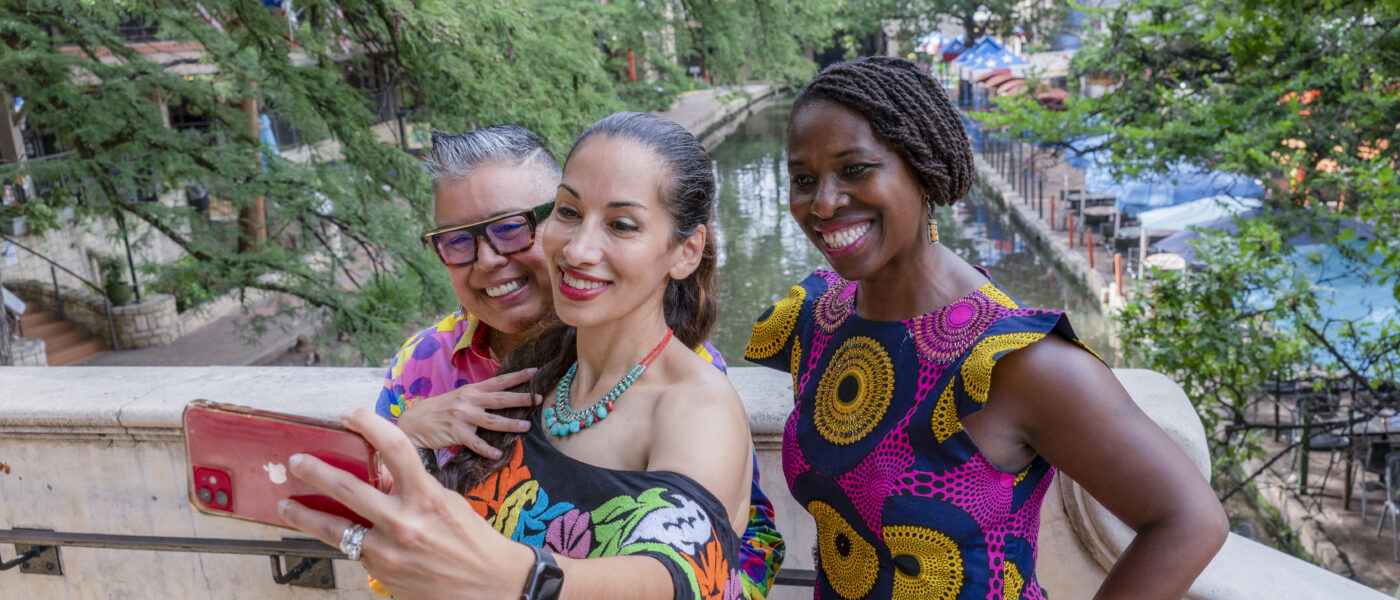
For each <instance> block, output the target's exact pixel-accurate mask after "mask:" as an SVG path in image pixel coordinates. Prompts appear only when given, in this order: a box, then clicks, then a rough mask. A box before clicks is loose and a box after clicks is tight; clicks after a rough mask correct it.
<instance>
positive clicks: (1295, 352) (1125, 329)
mask: <svg viewBox="0 0 1400 600" xmlns="http://www.w3.org/2000/svg"><path fill="white" fill-rule="evenodd" d="M1239 226H1240V230H1239V233H1238V234H1236V235H1221V234H1220V232H1218V231H1217V232H1215V234H1214V235H1206V236H1203V237H1201V238H1199V239H1198V241H1197V243H1196V253H1197V256H1200V257H1201V261H1200V263H1199V264H1197V268H1196V269H1194V270H1192V271H1190V272H1186V271H1163V270H1160V269H1157V268H1156V267H1153V270H1152V276H1151V277H1150V278H1147V279H1145V280H1142V281H1141V283H1140V285H1139V286H1138V289H1136V290H1135V292H1136V295H1137V297H1138V298H1140V299H1150V301H1146V300H1140V301H1136V302H1132V303H1130V304H1128V306H1127V307H1125V308H1124V309H1123V310H1122V311H1120V312H1119V313H1118V314H1117V315H1115V317H1114V318H1115V319H1116V320H1117V322H1118V326H1119V328H1120V329H1119V332H1118V335H1119V338H1120V339H1122V340H1123V342H1124V343H1123V353H1124V356H1125V358H1127V360H1128V361H1129V362H1131V363H1134V364H1141V365H1148V366H1150V367H1151V368H1153V369H1156V370H1159V371H1162V372H1163V373H1166V374H1167V375H1168V376H1170V377H1171V378H1172V379H1173V380H1175V381H1176V382H1177V383H1179V384H1180V385H1181V386H1182V389H1183V390H1185V392H1186V395H1187V396H1188V397H1190V398H1192V399H1193V400H1194V401H1195V402H1196V404H1197V409H1198V410H1197V412H1198V413H1199V414H1200V416H1201V420H1202V422H1203V424H1204V425H1205V428H1206V431H1210V432H1220V434H1219V435H1216V436H1213V437H1211V438H1210V442H1211V455H1212V456H1214V457H1215V459H1216V462H1217V464H1218V465H1233V464H1237V463H1238V461H1240V460H1241V459H1243V458H1246V457H1248V456H1250V455H1252V453H1254V452H1256V451H1257V446H1256V445H1255V444H1253V443H1252V442H1253V439H1252V438H1251V437H1247V436H1251V435H1252V434H1253V432H1252V431H1250V430H1249V429H1248V428H1247V425H1248V418H1247V413H1248V410H1249V407H1250V405H1251V404H1253V403H1254V402H1255V400H1256V391H1257V390H1259V389H1261V388H1262V387H1264V385H1265V384H1266V383H1268V382H1272V381H1275V380H1278V379H1283V380H1291V379H1293V378H1294V377H1295V376H1297V375H1298V373H1296V372H1295V369H1297V368H1298V366H1299V365H1300V363H1301V362H1302V361H1303V360H1304V358H1305V357H1308V356H1310V355H1311V354H1312V353H1313V351H1314V350H1315V342H1314V341H1313V340H1312V338H1311V337H1310V336H1307V335H1299V331H1298V330H1297V327H1296V324H1297V323H1299V322H1304V321H1309V320H1315V319H1316V318H1317V314H1318V313H1317V308H1318V304H1317V300H1316V298H1315V297H1314V295H1313V289H1312V283H1311V282H1310V281H1309V280H1308V279H1307V278H1306V277H1305V276H1304V275H1303V274H1302V273H1300V272H1299V271H1298V270H1297V269H1296V268H1295V267H1294V265H1293V264H1291V263H1290V262H1289V261H1288V260H1287V254H1286V253H1285V252H1284V251H1283V250H1284V240H1283V236H1282V235H1281V234H1280V233H1279V231H1278V230H1277V229H1275V228H1273V227H1272V226H1270V225H1269V224H1268V223H1266V222H1263V221H1257V220H1250V221H1242V222H1240V223H1239Z"/></svg>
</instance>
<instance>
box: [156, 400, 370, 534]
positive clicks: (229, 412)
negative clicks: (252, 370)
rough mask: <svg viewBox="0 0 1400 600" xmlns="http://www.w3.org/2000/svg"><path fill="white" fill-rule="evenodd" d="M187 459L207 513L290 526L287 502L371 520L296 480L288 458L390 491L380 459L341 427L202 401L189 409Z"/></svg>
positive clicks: (197, 498) (195, 501)
mask: <svg viewBox="0 0 1400 600" xmlns="http://www.w3.org/2000/svg"><path fill="white" fill-rule="evenodd" d="M183 421H184V426H185V458H186V464H187V465H188V472H187V475H188V476H189V483H190V485H189V495H190V505H191V506H193V507H194V508H195V510H197V511H199V512H202V513H204V514H208V515H217V516H223V517H233V518H236V519H243V520H246V521H256V522H258V523H265V524H268V525H275V526H278V527H289V526H288V525H287V524H286V523H284V522H283V521H282V517H280V516H278V514H277V503H278V502H279V501H281V500H282V499H284V498H290V499H292V500H296V501H297V502H300V503H302V504H304V505H306V506H307V507H310V508H313V509H316V510H319V511H321V512H326V513H330V514H334V515H339V516H342V517H345V518H347V519H350V520H351V521H354V522H356V523H359V524H361V525H364V526H366V527H368V526H370V522H369V521H367V520H365V519H364V518H363V517H361V516H359V515H357V514H355V513H354V512H351V510H350V509H349V508H347V507H346V506H345V505H343V504H341V503H339V502H336V501H335V500H332V499H331V498H329V497H327V496H325V495H324V494H322V493H321V492H320V490H317V489H316V488H314V487H312V486H311V485H310V484H308V483H306V482H303V481H302V480H300V479H297V478H296V476H295V475H292V474H291V473H289V472H288V471H287V458H288V457H290V456H291V455H293V454H297V453H301V454H309V455H312V456H315V457H316V458H319V459H321V460H323V461H326V463H328V464H330V465H333V466H335V467H339V468H341V469H344V470H345V471H348V472H349V473H350V474H351V475H354V476H355V477H358V478H360V480H361V481H364V482H365V483H368V484H370V485H371V486H374V487H375V488H378V489H380V491H387V490H384V485H383V482H382V481H381V480H380V477H379V467H380V464H381V463H380V459H379V453H378V452H377V451H376V450H375V449H374V447H373V446H371V445H370V444H369V442H367V441H365V438H363V437H361V436H360V434H358V433H355V432H353V431H350V430H348V429H346V428H345V427H344V426H342V425H341V424H340V423H338V422H335V421H324V420H320V419H312V418H309V417H303V416H298V415H289V414H284V413H277V412H271V411H265V410H257V409H253V408H248V407H244V406H237V405H232V404H219V403H214V402H208V401H205V400H195V401H194V402H191V403H189V404H188V405H186V406H185V412H184V417H183Z"/></svg>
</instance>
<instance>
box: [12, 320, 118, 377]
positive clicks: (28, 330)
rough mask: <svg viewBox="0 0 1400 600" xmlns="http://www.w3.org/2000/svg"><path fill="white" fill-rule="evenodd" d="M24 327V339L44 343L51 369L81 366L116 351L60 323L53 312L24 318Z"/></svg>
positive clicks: (70, 324)
mask: <svg viewBox="0 0 1400 600" xmlns="http://www.w3.org/2000/svg"><path fill="white" fill-rule="evenodd" d="M20 325H22V326H23V327H24V337H27V338H31V339H42V340H44V351H45V354H47V355H48V360H49V366H54V367H60V366H68V365H80V364H83V363H84V362H87V361H89V360H91V359H93V358H95V357H98V356H101V355H103V354H107V353H108V352H111V351H112V350H111V348H108V347H107V345H106V344H104V343H102V340H99V339H97V338H95V337H93V336H92V335H91V334H89V333H88V332H87V331H86V330H84V329H82V328H81V327H78V326H77V325H74V324H73V323H71V322H69V321H64V320H62V319H59V318H58V314H57V313H54V312H51V311H47V310H36V311H31V312H28V313H25V315H24V316H22V317H20Z"/></svg>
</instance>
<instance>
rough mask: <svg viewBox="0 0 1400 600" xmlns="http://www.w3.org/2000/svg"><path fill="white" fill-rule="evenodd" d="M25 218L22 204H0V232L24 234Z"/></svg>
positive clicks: (25, 228)
mask: <svg viewBox="0 0 1400 600" xmlns="http://www.w3.org/2000/svg"><path fill="white" fill-rule="evenodd" d="M25 220H26V217H25V215H24V205H23V204H11V205H8V206H0V233H4V234H5V235H24V232H26V231H28V228H27V227H26V226H25Z"/></svg>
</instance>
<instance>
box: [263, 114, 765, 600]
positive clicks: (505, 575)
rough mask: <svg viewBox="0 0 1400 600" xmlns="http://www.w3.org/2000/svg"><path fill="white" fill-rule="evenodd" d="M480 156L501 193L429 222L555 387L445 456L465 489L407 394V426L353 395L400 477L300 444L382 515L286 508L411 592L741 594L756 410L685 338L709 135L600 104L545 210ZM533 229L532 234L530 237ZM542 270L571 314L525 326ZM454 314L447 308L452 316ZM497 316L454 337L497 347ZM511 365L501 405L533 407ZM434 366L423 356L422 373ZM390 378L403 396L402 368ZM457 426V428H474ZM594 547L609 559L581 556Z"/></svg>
mask: <svg viewBox="0 0 1400 600" xmlns="http://www.w3.org/2000/svg"><path fill="white" fill-rule="evenodd" d="M517 164H519V163H517ZM485 172H486V171H482V170H478V171H477V172H476V173H475V174H473V175H471V176H470V177H467V178H465V182H464V183H462V184H461V185H465V186H478V187H474V188H472V194H473V195H475V196H480V197H483V198H490V199H493V200H491V201H488V202H487V203H484V204H483V206H481V207H473V210H474V211H475V214H465V213H464V214H456V215H444V214H442V211H439V214H438V215H437V218H438V221H439V224H441V225H446V226H445V227H441V228H440V229H439V230H437V231H434V235H432V236H430V237H432V238H434V247H435V249H436V250H437V251H438V252H439V255H440V257H441V258H443V260H444V262H445V263H448V264H449V265H451V264H457V265H459V266H460V265H462V264H463V263H468V264H471V265H472V272H466V273H461V272H454V274H453V282H454V288H455V289H457V290H458V295H459V296H460V297H462V298H463V303H464V306H465V305H467V303H468V302H467V301H468V300H471V301H473V303H476V302H480V303H481V304H484V305H485V307H486V308H489V309H492V310H494V311H495V313H494V314H493V315H492V317H491V318H495V319H498V320H500V321H502V322H506V323H507V324H509V323H520V324H521V325H525V327H521V328H519V329H516V330H515V331H506V332H505V334H504V335H511V334H514V333H516V332H519V333H528V336H525V337H524V338H523V339H522V337H521V336H518V335H516V336H515V337H514V340H513V342H514V343H513V344H512V347H511V350H510V353H509V355H508V356H507V357H506V360H505V363H504V364H503V365H501V369H500V370H501V371H502V372H510V371H514V370H517V369H520V368H524V367H538V370H536V371H534V372H533V377H531V378H530V379H531V380H530V381H529V382H528V384H526V385H525V388H526V391H527V392H529V393H533V394H538V395H539V396H543V397H545V400H544V406H543V407H542V410H539V411H536V413H535V414H534V416H533V420H534V423H533V426H531V427H530V428H529V431H528V432H526V433H525V434H524V435H523V436H521V435H519V434H514V435H512V436H507V437H506V438H505V439H497V440H496V442H497V444H496V449H500V450H504V452H502V453H500V454H499V455H498V456H499V458H494V457H495V456H497V455H496V453H493V452H491V451H490V450H488V449H486V448H481V449H480V450H477V451H472V452H468V451H457V452H455V453H453V452H452V451H449V452H446V453H443V454H450V455H451V456H450V458H448V459H447V460H446V461H445V462H443V464H442V465H441V470H440V472H439V473H438V479H440V480H441V481H442V483H444V484H446V485H447V487H449V488H451V489H453V490H457V491H458V492H459V493H456V494H454V493H451V492H449V491H448V490H446V489H444V487H443V486H442V485H439V483H438V482H437V481H436V480H434V479H433V478H432V476H430V475H429V474H428V473H427V472H425V471H424V469H423V467H422V465H421V464H420V463H419V462H418V458H417V454H415V453H414V452H413V449H412V446H413V442H412V441H411V438H412V437H413V435H405V433H412V432H413V431H415V426H414V425H413V424H412V421H413V418H412V415H413V413H414V411H415V410H416V409H415V408H412V407H408V406H406V405H407V404H409V403H402V402H401V403H400V404H399V405H398V407H397V408H393V406H394V401H393V400H392V399H390V400H389V401H388V402H387V404H389V406H390V407H391V408H390V411H389V412H390V414H391V416H393V415H394V414H397V415H400V425H401V426H405V430H404V431H400V430H396V429H394V428H393V427H392V425H389V424H388V423H386V422H385V421H384V420H382V419H379V418H376V417H374V416H373V415H369V414H368V413H367V412H366V411H352V412H351V413H348V414H347V417H346V423H347V425H348V426H349V427H351V428H352V429H354V430H356V431H359V432H361V433H362V434H364V435H365V436H366V438H367V439H369V440H370V441H371V443H374V444H375V445H376V446H377V447H378V448H380V450H381V451H382V452H383V453H384V456H385V462H386V465H387V467H388V469H389V471H390V473H391V474H392V476H393V479H394V489H393V492H392V493H391V494H387V495H386V494H380V493H378V492H376V491H374V490H373V489H370V488H368V486H364V485H361V484H359V483H358V482H357V481H353V480H350V479H348V476H347V475H346V474H345V473H344V472H341V471H339V470H336V469H333V468H330V467H329V466H327V465H325V464H324V463H321V462H320V461H317V460H316V459H314V458H300V457H299V458H298V459H296V460H294V461H293V462H294V463H295V465H294V466H293V472H294V473H296V474H297V475H298V476H300V477H302V478H303V479H306V480H307V481H309V482H311V483H313V484H316V485H317V486H318V487H321V488H322V489H324V490H326V491H327V493H328V494H329V495H331V496H332V497H335V498H336V499H338V500H340V501H342V502H344V503H345V504H347V505H348V506H349V507H351V508H352V509H354V510H356V512H358V513H360V514H362V515H364V516H366V517H367V518H368V519H369V520H370V521H372V522H373V523H374V527H373V528H370V529H368V530H363V529H357V528H355V527H352V526H350V523H349V522H348V521H345V520H344V519H339V518H337V517H332V516H330V515H326V514H324V513H318V512H315V511H311V510H309V509H307V508H305V507H303V506H300V505H298V504H296V503H289V504H288V505H287V506H286V507H284V509H283V514H284V518H285V519H286V520H287V521H288V522H289V523H292V524H294V525H296V526H297V527H298V528H300V529H302V530H304V531H307V532H308V533H312V534H313V535H316V536H317V537H318V538H320V539H322V540H324V541H326V542H327V543H332V544H337V543H338V544H340V545H341V546H342V548H345V547H347V546H348V549H349V550H352V551H353V552H351V554H352V558H357V559H359V560H360V561H361V562H362V564H364V565H365V567H366V569H367V570H368V571H369V572H370V573H371V574H372V575H373V576H375V577H376V578H377V579H378V581H379V583H381V584H382V585H383V587H384V588H386V589H387V590H388V591H390V592H392V593H393V594H394V595H395V596H396V597H400V598H404V597H420V596H440V595H442V594H443V593H460V594H462V595H467V596H500V597H504V596H511V597H521V596H522V594H523V597H527V598H553V597H593V596H597V597H608V598H671V597H675V598H681V597H684V598H692V597H696V598H738V597H741V596H743V595H745V587H746V586H745V585H744V584H743V583H742V580H743V577H741V575H740V571H739V567H740V561H741V560H743V559H741V558H740V550H739V546H740V542H739V536H738V532H740V531H744V529H745V524H746V522H748V520H749V517H750V510H749V492H750V489H751V482H752V481H753V480H752V477H751V473H752V470H751V469H752V464H753V462H752V458H751V447H750V442H749V437H748V428H747V420H746V418H745V416H744V413H743V407H742V405H741V404H740V403H739V400H738V397H737V394H736V393H735V392H734V390H733V388H732V387H731V386H730V385H729V383H728V381H727V380H726V379H725V378H724V376H723V374H722V373H721V372H720V371H719V370H718V369H715V368H714V367H713V366H712V365H711V364H710V363H709V360H708V359H707V358H702V357H701V356H700V355H697V353H696V352H693V351H692V350H690V348H692V347H697V346H700V345H701V344H702V342H703V340H704V338H705V336H706V335H707V334H708V332H709V329H710V327H711V325H712V324H713V321H714V313H715V309H716V306H715V300H716V294H715V290H714V288H713V286H714V260H715V259H714V250H713V240H712V239H711V238H710V237H709V236H710V234H709V232H708V224H709V222H710V219H711V216H712V213H713V204H714V196H715V187H714V186H715V183H714V178H713V174H712V173H711V171H710V166H709V160H708V157H707V156H706V155H705V152H704V149H703V148H702V147H701V146H700V145H699V144H698V143H696V142H695V140H694V138H692V137H691V136H690V135H689V134H688V133H687V132H685V131H684V129H682V128H680V127H679V126H677V125H675V124H674V123H671V122H669V121H665V120H664V119H660V118H659V117H654V116H651V115H644V114H638V113H620V114H617V115H613V116H612V117H609V118H607V119H604V120H602V121H600V122H599V123H597V124H595V125H594V126H593V127H591V128H589V130H588V131H586V132H585V133H584V134H583V135H582V136H580V138H579V139H578V141H577V142H576V143H575V145H574V148H573V150H572V151H571V153H570V159H569V161H568V168H567V169H565V171H564V173H563V177H562V182H561V183H560V184H559V186H558V192H557V195H556V204H555V208H554V214H553V216H552V217H550V218H549V219H548V220H547V221H545V222H544V223H540V217H541V216H542V215H543V214H545V209H543V208H536V207H535V206H531V205H530V204H529V203H523V204H522V203H520V202H515V203H514V204H512V203H510V202H508V201H507V198H508V193H507V192H505V191H504V189H503V188H505V187H507V186H506V185H505V184H506V183H508V182H509V181H510V180H509V178H503V179H502V180H500V181H499V182H497V181H496V180H493V178H490V177H487V178H482V179H481V180H478V181H475V182H473V181H472V180H473V179H475V178H477V177H479V176H480V175H482V174H484V173H485ZM515 181H517V182H518V178H517V179H516V180H515ZM493 183H499V185H498V186H493ZM517 187H519V186H518V185H517ZM444 189H447V188H441V187H440V188H439V191H438V193H439V197H440V198H441V196H442V192H443V190H444ZM493 202H494V203H493ZM532 229H533V232H534V236H533V237H534V238H537V241H538V242H539V243H538V244H529V243H528V242H525V241H524V240H526V239H529V238H531V235H529V234H530V232H531V230H532ZM467 235H470V236H472V237H473V238H474V239H472V240H471V241H470V242H468V241H467V240H466V239H465V236H467ZM483 242H484V243H483ZM534 245H538V246H540V247H541V250H542V251H543V252H542V253H541V259H542V260H540V261H539V262H537V263H533V262H529V261H520V263H521V264H518V265H515V266H509V265H507V264H505V263H507V262H509V261H510V259H511V258H512V257H518V256H522V255H525V254H527V251H528V249H529V248H530V247H532V246H534ZM469 246H471V247H472V249H471V250H468V249H467V248H468V247H469ZM512 252H513V253H515V254H511V253H512ZM503 254H504V256H502V255H503ZM492 261H495V262H492ZM483 266H485V268H484V269H483V271H484V273H481V274H478V273H475V272H474V271H475V269H478V268H483ZM506 267H508V268H506ZM544 286H548V288H549V289H550V290H551V291H552V292H553V296H554V298H553V300H554V302H553V304H554V308H555V310H557V312H558V319H559V320H557V321H553V322H550V323H547V324H546V325H544V326H542V327H541V328H538V329H535V330H532V331H528V332H527V331H526V329H527V327H528V323H529V321H530V320H529V319H528V318H526V316H527V315H528V314H529V312H530V311H531V309H533V308H535V307H534V306H532V305H530V304H527V303H526V302H525V297H526V296H527V295H528V292H529V290H530V289H532V288H533V289H541V288H543V287H544ZM473 308H474V307H473ZM485 319H486V317H483V319H482V320H483V321H484V320H485ZM509 319H518V321H510V320H509ZM467 327H468V328H470V327H471V325H470V324H468V325H467ZM476 327H478V328H480V325H477V326H476ZM456 328H457V325H456V322H448V321H444V323H443V324H442V325H440V326H439V328H438V330H439V331H441V330H444V329H446V330H455V329H456ZM478 330H479V329H478ZM499 331H500V330H497V329H494V328H493V329H492V330H491V333H489V334H485V335H484V337H483V336H478V334H476V333H475V332H474V331H473V332H472V333H471V335H465V334H466V333H467V332H465V331H464V332H463V334H464V335H460V336H458V340H459V341H458V342H456V343H455V344H454V349H455V350H457V351H464V352H465V353H466V355H467V356H468V357H474V359H479V358H492V353H493V352H499V350H497V347H496V345H495V342H497V341H498V338H497V336H501V335H503V334H501V333H499ZM433 334H434V332H432V331H429V332H425V333H424V334H422V335H423V336H426V337H423V338H421V339H420V341H419V342H418V344H422V343H423V341H422V340H426V339H429V338H431V337H432V336H433ZM449 339H450V337H449ZM435 341H436V343H437V344H438V345H439V346H443V345H444V344H443V343H442V341H440V340H435ZM677 342H679V343H677ZM410 346H414V348H413V349H412V350H410ZM416 346H417V345H414V344H413V342H412V341H411V342H410V345H406V347H405V350H406V351H408V352H407V354H405V353H403V352H401V353H400V355H399V357H398V358H397V359H396V364H395V366H394V367H393V368H391V377H390V379H391V380H393V379H394V375H395V374H394V369H400V368H401V366H400V365H402V364H404V363H405V362H406V361H409V360H411V359H414V358H415V357H422V356H426V355H429V354H431V353H432V352H434V350H433V348H432V347H431V345H429V346H426V347H424V348H426V349H424V350H422V351H419V349H418V348H417V347H416ZM402 368H408V369H411V368H412V366H411V365H409V366H407V367H402ZM487 371H489V369H487V368H485V367H483V369H482V370H481V373H480V374H482V375H484V374H486V372H487ZM505 377H506V378H497V379H496V380H495V381H494V383H493V385H494V387H495V389H496V390H500V391H497V392H493V393H495V394H497V399H498V400H499V405H500V406H508V405H509V406H521V405H525V406H526V407H527V408H526V409H524V410H525V412H526V413H529V412H530V411H529V408H528V406H529V405H530V404H532V403H531V401H530V400H531V399H530V397H529V396H528V395H525V396H520V395H512V394H511V393H510V392H505V391H503V390H504V388H506V387H508V386H510V385H512V384H515V383H519V382H520V381H521V380H522V379H524V378H525V377H526V376H525V375H520V376H516V377H518V378H511V376H505ZM432 381H434V377H433V376H431V375H425V376H423V377H420V378H415V379H413V380H412V381H408V382H407V388H412V387H414V386H419V387H420V388H421V387H422V386H427V385H430V382H432ZM454 383H455V382H454ZM433 385H435V384H433ZM478 391H484V390H478ZM420 392H423V390H422V389H418V390H412V389H405V390H404V391H403V392H402V393H403V394H405V395H409V394H414V395H421V394H419V393H420ZM387 393H388V394H389V396H391V397H393V396H394V394H395V390H394V389H392V386H390V388H389V390H388V392H387ZM422 402H424V403H428V404H432V403H433V402H434V401H433V400H432V399H428V400H423V401H422ZM517 410H519V409H517ZM425 414H426V413H425ZM458 420H461V419H458ZM498 425H500V426H499V427H498V428H500V429H509V428H510V427H509V426H508V423H507V421H501V422H500V423H498ZM516 431H519V430H518V429H517V430H516ZM415 435H419V436H420V437H421V436H423V435H428V434H424V433H422V430H418V433H417V434H415ZM442 435H443V439H448V438H450V439H451V440H453V441H455V442H457V443H462V442H463V441H465V438H467V437H469V436H464V435H461V434H460V433H458V434H451V433H450V432H449V433H447V434H442ZM482 435H483V436H490V435H491V434H482ZM479 447H480V446H479V445H476V444H473V445H472V446H471V448H473V449H476V448H479ZM493 458H494V460H493ZM433 459H434V460H430V461H428V462H429V463H430V464H432V465H436V463H438V462H439V461H438V460H436V459H437V457H433ZM415 467H416V468H415ZM464 496H465V497H464ZM496 532H499V533H496ZM488 534H489V535H488ZM499 534H505V536H506V537H509V538H510V539H512V540H516V541H520V542H524V544H515V543H511V542H510V541H507V539H506V537H502V536H501V535H499ZM585 557H609V558H597V559H596V560H589V561H587V563H586V564H585V563H584V562H583V561H581V560H579V559H583V558H585ZM562 582H567V585H563V586H562V589H563V590H564V592H563V596H559V595H558V594H559V593H560V589H561V583H562ZM521 590H524V591H523V593H522V591H521Z"/></svg>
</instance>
